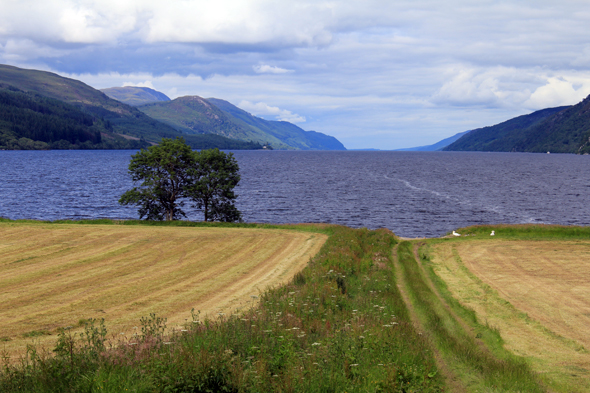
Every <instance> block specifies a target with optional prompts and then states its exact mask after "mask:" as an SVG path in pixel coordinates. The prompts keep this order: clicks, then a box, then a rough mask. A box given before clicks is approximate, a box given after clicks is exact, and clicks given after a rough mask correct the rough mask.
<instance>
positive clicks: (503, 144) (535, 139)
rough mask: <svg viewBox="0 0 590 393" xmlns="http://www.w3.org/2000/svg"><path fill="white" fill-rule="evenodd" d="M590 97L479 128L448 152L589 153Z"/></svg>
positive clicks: (450, 146) (454, 144) (447, 148)
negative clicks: (568, 104) (575, 103)
mask: <svg viewBox="0 0 590 393" xmlns="http://www.w3.org/2000/svg"><path fill="white" fill-rule="evenodd" d="M589 137H590V96H589V97H587V98H586V99H585V100H584V101H582V102H580V103H579V104H577V105H574V106H561V107H557V108H547V109H542V110H539V111H536V112H533V113H531V114H528V115H523V116H518V117H515V118H513V119H510V120H507V121H505V122H503V123H500V124H496V125H494V126H490V127H484V128H479V129H476V130H473V131H471V132H469V133H468V134H466V135H464V136H463V137H461V138H460V139H458V140H457V141H456V142H454V143H452V144H450V145H448V146H447V147H446V148H444V150H446V151H507V152H510V151H517V152H531V153H545V152H552V153H576V154H581V153H589V152H590V145H589V139H588V138H589Z"/></svg>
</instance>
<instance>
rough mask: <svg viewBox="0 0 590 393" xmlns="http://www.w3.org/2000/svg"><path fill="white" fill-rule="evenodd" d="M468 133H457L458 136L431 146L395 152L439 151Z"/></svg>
mask: <svg viewBox="0 0 590 393" xmlns="http://www.w3.org/2000/svg"><path fill="white" fill-rule="evenodd" d="M468 132H470V131H463V132H459V133H458V134H455V135H453V136H451V137H448V138H446V139H443V140H441V141H438V142H436V143H435V144H433V145H427V146H418V147H409V148H407V149H397V150H395V151H440V150H442V149H443V148H445V147H447V146H448V145H450V144H451V143H453V142H455V141H456V140H458V139H459V138H461V137H462V136H463V135H465V134H467V133H468Z"/></svg>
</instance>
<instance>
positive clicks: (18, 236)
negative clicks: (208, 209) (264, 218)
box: [0, 222, 327, 356]
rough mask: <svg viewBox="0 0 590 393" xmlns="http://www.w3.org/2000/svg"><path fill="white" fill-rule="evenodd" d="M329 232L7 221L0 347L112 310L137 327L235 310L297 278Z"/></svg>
mask: <svg viewBox="0 0 590 393" xmlns="http://www.w3.org/2000/svg"><path fill="white" fill-rule="evenodd" d="M326 238H327V236H326V235H323V234H319V233H310V232H303V231H295V230H278V229H248V228H183V227H154V226H141V225H135V226H125V225H79V224H43V223H18V222H4V223H0V271H1V272H2V274H1V275H0V336H1V337H0V339H1V340H2V342H0V349H4V350H5V351H7V352H8V353H9V354H11V355H13V356H14V355H16V354H18V353H22V351H23V350H24V348H25V346H26V344H27V343H36V344H42V345H43V344H47V345H49V346H51V347H52V346H53V344H54V343H55V340H56V333H57V331H58V329H59V328H63V327H67V326H73V327H77V328H79V327H80V326H81V325H82V326H83V324H84V321H85V320H87V319H89V318H105V320H106V321H107V322H106V323H107V327H108V328H109V332H110V333H113V334H117V335H127V336H130V335H132V334H134V333H137V328H136V326H138V325H139V320H140V318H141V317H146V316H148V315H149V314H150V313H156V314H157V315H158V316H160V317H166V318H168V324H167V325H168V327H169V328H174V327H180V326H181V324H183V323H185V322H186V320H187V319H188V320H189V321H190V320H191V309H192V308H194V309H195V312H197V310H200V311H201V318H203V317H204V316H206V315H208V316H209V317H211V318H215V317H217V315H218V313H224V314H229V313H232V312H235V311H236V310H238V309H240V308H243V307H244V306H251V305H253V304H254V302H255V301H256V299H257V298H258V297H259V296H260V294H261V293H262V292H263V291H264V290H265V289H266V288H268V287H272V286H277V285H279V284H283V283H285V282H287V281H288V280H290V279H291V278H292V277H293V275H294V274H295V273H296V272H298V271H300V270H301V269H302V268H303V267H304V266H305V265H306V264H307V262H308V261H309V259H310V258H311V257H312V256H313V255H315V254H316V253H317V252H318V250H319V249H320V247H321V246H322V245H323V244H324V242H325V240H326Z"/></svg>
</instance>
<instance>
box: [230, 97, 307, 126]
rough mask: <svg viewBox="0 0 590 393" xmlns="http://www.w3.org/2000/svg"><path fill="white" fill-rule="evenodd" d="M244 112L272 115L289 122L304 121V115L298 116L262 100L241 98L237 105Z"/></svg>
mask: <svg viewBox="0 0 590 393" xmlns="http://www.w3.org/2000/svg"><path fill="white" fill-rule="evenodd" d="M237 106H238V107H239V108H242V109H243V110H245V111H246V112H250V113H251V114H253V115H256V116H273V117H274V118H275V119H277V120H280V121H288V122H290V123H304V122H305V117H303V116H300V115H298V114H296V113H292V112H291V111H288V110H286V109H280V108H278V107H276V106H270V105H268V104H265V103H264V102H257V103H253V102H250V101H246V100H242V101H241V102H240V103H239V104H238V105H237Z"/></svg>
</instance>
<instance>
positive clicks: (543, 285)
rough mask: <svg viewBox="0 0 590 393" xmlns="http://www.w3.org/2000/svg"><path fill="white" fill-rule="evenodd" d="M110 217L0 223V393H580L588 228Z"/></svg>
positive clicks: (589, 269)
mask: <svg viewBox="0 0 590 393" xmlns="http://www.w3.org/2000/svg"><path fill="white" fill-rule="evenodd" d="M108 224H109V225H98V223H94V224H92V225H90V224H73V223H53V224H48V223H19V222H11V221H8V220H4V221H3V222H0V268H2V275H0V289H1V291H0V300H1V302H0V329H1V331H2V334H3V335H4V334H5V336H4V338H3V341H4V342H3V343H2V344H4V345H5V346H6V348H8V349H12V350H14V351H16V349H15V348H17V347H18V346H19V345H20V348H22V347H23V345H24V344H25V343H27V342H28V343H30V342H34V343H36V344H37V345H38V344H43V342H44V340H49V341H47V343H50V344H48V345H53V347H52V346H49V348H50V351H49V352H46V353H47V355H46V354H45V353H43V352H39V351H37V350H35V349H31V348H32V347H31V346H29V350H28V351H27V354H26V357H24V358H20V360H19V361H17V362H10V361H9V362H6V363H5V366H4V368H3V370H2V371H0V390H1V391H6V392H12V391H14V392H21V391H27V392H28V391H30V392H54V391H63V392H79V391H87V392H98V391H113V392H119V391H134V392H161V391H178V392H181V391H229V392H261V391H269V392H270V391H273V392H274V391H277V392H279V391H281V392H326V391H333V392H340V391H349V392H383V391H387V392H444V391H450V392H490V393H491V392H498V393H499V392H547V391H549V392H581V391H590V378H589V377H590V371H589V370H590V354H589V352H588V350H587V348H588V347H589V346H590V339H589V338H588V337H590V284H589V283H590V258H589V257H590V240H589V239H590V228H581V227H557V226H495V227H471V228H462V229H461V230H460V232H461V233H463V234H464V235H469V236H462V237H460V238H455V237H453V236H450V237H445V238H439V239H415V240H408V239H400V238H398V237H396V236H395V235H394V234H393V233H391V232H390V231H388V230H384V229H381V230H375V231H371V230H368V229H366V228H361V229H352V228H346V227H340V226H329V225H324V226H318V225H315V226H312V225H309V226H303V227H302V226H289V227H280V228H281V229H276V228H270V227H266V228H263V227H262V226H257V225H255V224H253V225H250V224H237V225H233V224H230V225H226V224H214V225H212V226H207V227H194V226H199V225H201V224H197V223H195V224H192V223H186V224H183V223H178V224H176V223H172V224H164V225H161V224H155V223H149V222H147V223H146V222H142V223H139V222H125V223H115V222H109V223H108ZM117 224H125V225H117ZM127 224H130V225H127ZM131 224H135V225H131ZM178 225H179V226H178ZM183 225H184V226H187V225H188V226H190V227H182V226H183ZM248 226H250V227H248ZM491 229H494V230H495V231H496V234H497V235H496V236H495V237H490V236H489V233H490V230H491ZM192 308H194V309H196V310H201V312H202V313H201V314H200V316H199V318H201V320H200V322H199V323H187V322H191V321H192V318H193V315H191V313H190V309H192ZM150 313H156V314H157V315H158V316H162V317H168V318H169V321H168V328H169V329H168V330H167V331H166V332H165V333H162V332H161V330H160V327H161V324H160V322H158V320H157V319H156V318H155V317H150V319H146V318H145V317H146V316H147V315H148V314H150ZM152 315H153V314H152ZM205 315H207V316H208V318H205ZM142 317H144V318H143V320H142V321H141V323H138V321H139V319H140V318H142ZM90 318H105V320H106V325H107V328H108V334H109V335H108V337H107V334H106V332H104V331H103V330H101V328H98V327H97V325H96V324H94V325H92V324H91V323H90V324H89V322H88V319H90ZM94 322H95V323H96V320H94ZM65 326H74V327H76V326H77V329H78V330H77V331H76V332H77V335H72V331H64V330H60V328H63V327H65ZM170 328H172V329H170ZM5 332H7V333H5ZM57 332H60V333H59V335H58V336H57V343H56V333H57ZM46 334H51V336H46ZM134 334H137V336H134ZM51 349H53V351H51ZM15 353H16V352H15ZM39 353H41V356H40V355H39Z"/></svg>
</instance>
